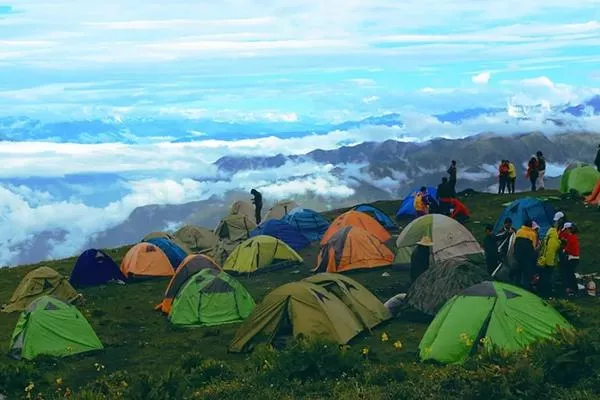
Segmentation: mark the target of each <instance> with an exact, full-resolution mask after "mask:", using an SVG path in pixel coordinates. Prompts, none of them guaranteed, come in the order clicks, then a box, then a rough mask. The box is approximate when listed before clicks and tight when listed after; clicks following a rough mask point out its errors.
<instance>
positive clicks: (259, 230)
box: [250, 219, 310, 251]
mask: <svg viewBox="0 0 600 400" xmlns="http://www.w3.org/2000/svg"><path fill="white" fill-rule="evenodd" d="M259 235H267V236H272V237H274V238H276V239H279V240H281V241H282V242H284V243H286V244H287V245H288V246H290V247H291V248H292V249H294V250H296V251H298V250H301V249H303V248H305V247H307V246H309V245H310V242H309V241H308V239H307V238H306V237H305V236H304V235H303V234H302V233H300V231H299V230H298V229H297V228H296V227H294V226H292V225H290V224H288V223H287V222H284V221H282V220H279V219H272V220H269V221H266V222H265V223H264V224H260V225H259V226H258V227H256V228H255V229H254V230H253V231H252V232H250V237H254V236H259Z"/></svg>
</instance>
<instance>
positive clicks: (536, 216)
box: [494, 197, 554, 238]
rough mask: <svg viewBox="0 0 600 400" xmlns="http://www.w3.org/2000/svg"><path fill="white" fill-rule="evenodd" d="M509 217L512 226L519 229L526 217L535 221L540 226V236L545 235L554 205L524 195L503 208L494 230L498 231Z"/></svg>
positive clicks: (550, 222)
mask: <svg viewBox="0 0 600 400" xmlns="http://www.w3.org/2000/svg"><path fill="white" fill-rule="evenodd" d="M507 217H510V218H511V219H512V221H513V228H515V229H519V228H520V227H521V226H523V223H524V222H525V220H526V219H528V218H529V219H531V220H533V221H535V222H536V223H537V224H538V225H539V226H540V237H542V238H543V237H544V236H546V232H548V229H550V227H551V226H552V224H553V219H554V207H552V205H550V204H549V203H546V202H544V201H540V200H538V199H534V198H533V197H525V198H522V199H519V200H515V201H513V202H512V203H510V204H509V205H508V206H506V208H505V209H504V212H503V213H502V215H501V216H500V218H498V221H496V226H494V232H496V233H498V232H499V231H500V229H502V225H504V220H505V219H506V218H507Z"/></svg>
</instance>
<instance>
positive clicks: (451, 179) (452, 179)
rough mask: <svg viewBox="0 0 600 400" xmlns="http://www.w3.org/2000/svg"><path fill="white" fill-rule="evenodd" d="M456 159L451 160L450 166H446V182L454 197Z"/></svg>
mask: <svg viewBox="0 0 600 400" xmlns="http://www.w3.org/2000/svg"><path fill="white" fill-rule="evenodd" d="M456 174H457V171H456V160H452V162H451V163H450V168H448V175H449V179H448V184H449V185H450V189H451V193H452V197H456Z"/></svg>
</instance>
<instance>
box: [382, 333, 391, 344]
mask: <svg viewBox="0 0 600 400" xmlns="http://www.w3.org/2000/svg"><path fill="white" fill-rule="evenodd" d="M388 340H390V337H389V336H388V334H387V333H385V332H383V333H382V334H381V341H382V342H387V341H388Z"/></svg>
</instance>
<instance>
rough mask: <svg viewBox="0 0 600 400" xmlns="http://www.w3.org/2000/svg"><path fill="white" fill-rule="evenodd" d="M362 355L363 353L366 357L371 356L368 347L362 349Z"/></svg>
mask: <svg viewBox="0 0 600 400" xmlns="http://www.w3.org/2000/svg"><path fill="white" fill-rule="evenodd" d="M362 353H363V355H365V356H366V355H367V354H369V348H368V347H363V349H362Z"/></svg>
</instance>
